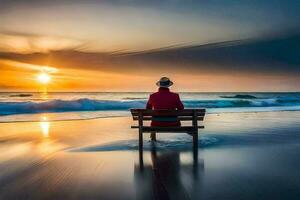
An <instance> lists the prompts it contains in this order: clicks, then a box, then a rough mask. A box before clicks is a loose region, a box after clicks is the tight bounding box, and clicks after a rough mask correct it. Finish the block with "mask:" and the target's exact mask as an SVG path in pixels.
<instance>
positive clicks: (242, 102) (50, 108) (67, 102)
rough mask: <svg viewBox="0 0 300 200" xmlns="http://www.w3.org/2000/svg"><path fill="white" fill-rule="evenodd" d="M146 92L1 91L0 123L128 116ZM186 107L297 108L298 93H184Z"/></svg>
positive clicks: (142, 104)
mask: <svg viewBox="0 0 300 200" xmlns="http://www.w3.org/2000/svg"><path fill="white" fill-rule="evenodd" d="M149 94H150V93H146V92H145V93H141V92H49V93H39V92H1V93H0V122H27V121H42V120H47V121H61V120H84V119H94V118H106V117H121V116H129V115H130V112H129V109H130V108H144V107H145V105H146V102H147V99H148V97H149ZM179 94H180V97H181V100H182V101H183V103H184V105H185V107H186V108H206V109H207V113H228V112H270V111H299V110H300V92H292V93H287V92H285V93H269V92H260V93H252V92H242V93H241V92H239V93H232V92H225V93H224V92H193V93H191V92H186V93H179Z"/></svg>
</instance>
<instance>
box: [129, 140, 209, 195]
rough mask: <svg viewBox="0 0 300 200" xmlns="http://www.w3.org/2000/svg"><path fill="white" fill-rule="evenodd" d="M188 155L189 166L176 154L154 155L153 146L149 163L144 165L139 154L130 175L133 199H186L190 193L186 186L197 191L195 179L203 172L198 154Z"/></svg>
mask: <svg viewBox="0 0 300 200" xmlns="http://www.w3.org/2000/svg"><path fill="white" fill-rule="evenodd" d="M192 154H193V159H192V163H191V162H184V161H182V160H181V155H180V152H178V151H158V150H157V148H156V146H155V144H154V143H153V144H152V148H151V151H150V162H149V164H145V163H144V153H143V151H140V152H139V163H138V164H137V165H135V171H134V175H135V183H136V191H137V199H143V200H144V199H163V200H166V199H180V200H184V199H190V198H191V197H190V192H189V191H187V189H186V188H185V187H184V185H185V184H186V183H187V182H189V183H188V184H189V185H191V186H192V187H193V185H198V186H197V187H199V183H198V182H199V178H201V175H202V173H203V171H204V161H203V159H199V158H198V151H196V150H194V151H193V153H192ZM199 171H200V172H201V174H199ZM192 190H193V189H192Z"/></svg>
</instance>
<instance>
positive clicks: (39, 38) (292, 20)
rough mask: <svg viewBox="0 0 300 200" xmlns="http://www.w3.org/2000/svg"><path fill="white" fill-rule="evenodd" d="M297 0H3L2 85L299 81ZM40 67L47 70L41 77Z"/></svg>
mask: <svg viewBox="0 0 300 200" xmlns="http://www.w3.org/2000/svg"><path fill="white" fill-rule="evenodd" d="M299 9H300V2H299V1H294V0H241V1H235V0H228V1H221V0H212V1H204V0H203V1H202V0H199V1H194V0H185V1H180V0H153V1H147V0H85V1H84V0H72V1H71V0H61V1H59V0H52V1H46V0H39V1H38V0H15V1H10V0H0V91H40V90H41V88H43V87H47V89H48V91H152V90H154V89H155V82H156V81H157V79H159V78H160V77H161V76H169V77H170V78H171V79H173V80H174V82H175V84H174V89H175V90H177V91H200V92H201V91H208V92H209V91H221V92H222V91H300V78H299V77H300V56H299V55H300V24H299V21H300V12H299ZM41 73H46V74H48V75H49V77H50V78H51V80H50V81H49V83H47V84H44V83H41V81H39V79H38V76H39V75H40V74H41Z"/></svg>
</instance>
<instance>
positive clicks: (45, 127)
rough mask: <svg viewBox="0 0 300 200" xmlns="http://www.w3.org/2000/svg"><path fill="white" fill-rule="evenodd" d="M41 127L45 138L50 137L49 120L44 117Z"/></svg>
mask: <svg viewBox="0 0 300 200" xmlns="http://www.w3.org/2000/svg"><path fill="white" fill-rule="evenodd" d="M40 127H41V130H42V134H43V136H44V137H46V138H47V137H49V127H50V122H49V121H48V118H47V117H46V116H42V118H41V122H40Z"/></svg>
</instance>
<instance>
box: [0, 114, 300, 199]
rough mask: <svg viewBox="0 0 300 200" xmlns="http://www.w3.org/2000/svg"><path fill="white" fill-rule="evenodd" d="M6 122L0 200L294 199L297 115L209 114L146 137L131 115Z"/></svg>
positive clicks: (299, 185)
mask: <svg viewBox="0 0 300 200" xmlns="http://www.w3.org/2000/svg"><path fill="white" fill-rule="evenodd" d="M43 115H44V118H43V119H44V120H42V121H37V122H5V123H1V124H0V133H1V135H0V149H1V152H2V153H1V155H0V169H1V170H0V199H3V200H9V199H39V200H40V199H55V200H60V199H61V200H63V199H249V200H250V199H289V200H291V199H298V198H299V195H300V173H299V167H300V159H299V150H300V120H299V119H300V112H299V111H272V112H238V113H211V114H208V115H207V116H206V118H205V121H204V125H205V129H203V130H200V135H199V148H198V155H197V158H195V156H194V155H193V151H192V138H191V137H190V136H189V135H187V134H172V133H161V134H158V136H157V137H158V142H156V143H152V142H150V141H149V136H148V135H147V134H145V137H144V144H145V145H144V151H143V157H142V162H141V158H140V157H139V152H138V135H137V130H136V129H131V128H130V125H132V124H134V122H133V121H132V119H131V117H130V116H129V114H128V115H126V116H121V117H106V118H99V119H81V120H70V121H67V120H66V121H64V120H62V121H47V118H46V116H47V114H43Z"/></svg>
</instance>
